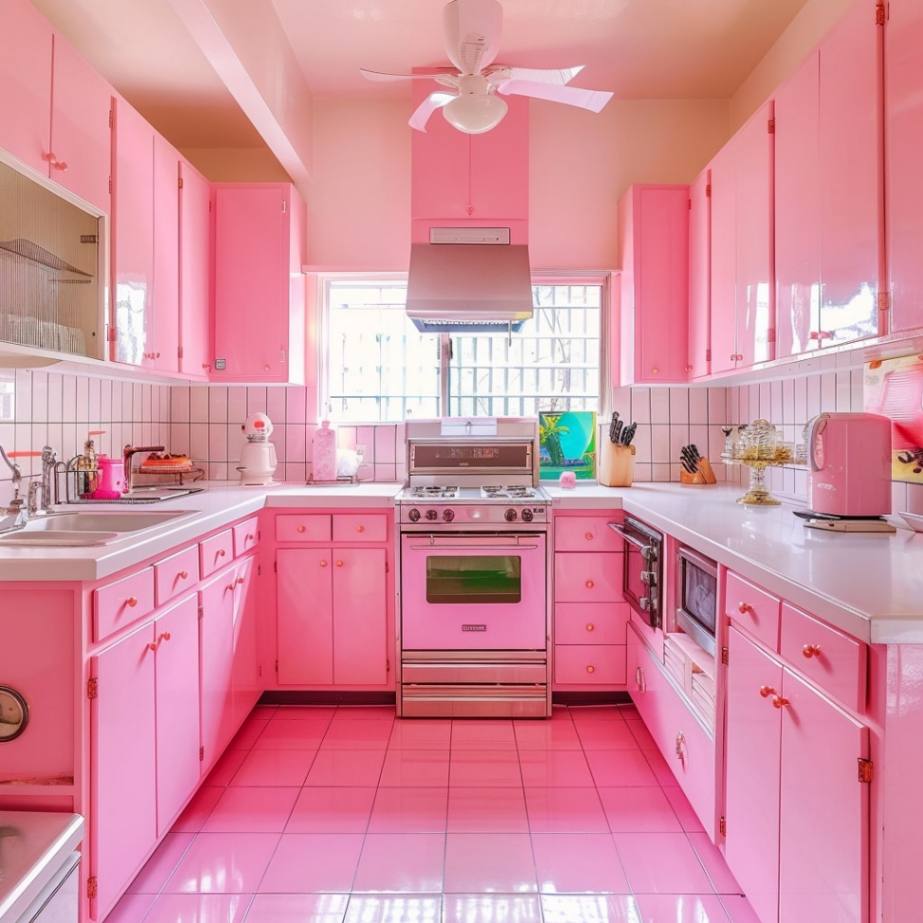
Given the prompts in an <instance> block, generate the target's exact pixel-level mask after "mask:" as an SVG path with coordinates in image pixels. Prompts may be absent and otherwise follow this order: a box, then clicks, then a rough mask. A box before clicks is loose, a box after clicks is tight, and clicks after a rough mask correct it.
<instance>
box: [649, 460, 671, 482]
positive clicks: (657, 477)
mask: <svg viewBox="0 0 923 923" xmlns="http://www.w3.org/2000/svg"><path fill="white" fill-rule="evenodd" d="M671 467H672V466H671V465H670V464H669V462H667V463H662V462H660V463H658V462H654V463H653V464H652V465H651V480H652V481H669V480H671V477H672V471H671Z"/></svg>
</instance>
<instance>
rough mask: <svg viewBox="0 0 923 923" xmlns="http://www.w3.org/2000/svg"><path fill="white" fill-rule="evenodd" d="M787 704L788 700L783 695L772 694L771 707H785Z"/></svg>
mask: <svg viewBox="0 0 923 923" xmlns="http://www.w3.org/2000/svg"><path fill="white" fill-rule="evenodd" d="M789 704H790V702H789V701H788V699H786V698H785V697H784V696H781V695H774V696H773V697H772V707H773V708H785V706H786V705H789Z"/></svg>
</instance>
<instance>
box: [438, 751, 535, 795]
mask: <svg viewBox="0 0 923 923" xmlns="http://www.w3.org/2000/svg"><path fill="white" fill-rule="evenodd" d="M449 782H450V784H451V785H453V786H455V785H466V786H472V785H487V786H512V787H519V786H521V785H522V774H521V772H520V770H519V756H518V754H517V752H516V751H515V750H459V751H453V753H452V762H451V770H450V775H449Z"/></svg>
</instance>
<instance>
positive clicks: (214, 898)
mask: <svg viewBox="0 0 923 923" xmlns="http://www.w3.org/2000/svg"><path fill="white" fill-rule="evenodd" d="M251 898H252V895H250V894H164V895H162V896H161V897H159V898H157V900H156V901H155V902H154V906H153V907H152V908H151V910H150V911H149V913H148V915H147V916H146V917H145V918H144V921H145V923H240V921H242V920H243V919H244V915H245V914H246V911H247V907H248V905H249V904H250V901H251ZM108 919H109V918H108V917H107V920H108Z"/></svg>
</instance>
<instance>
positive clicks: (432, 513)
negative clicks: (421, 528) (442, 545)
mask: <svg viewBox="0 0 923 923" xmlns="http://www.w3.org/2000/svg"><path fill="white" fill-rule="evenodd" d="M426 518H427V519H429V520H430V521H431V522H433V521H435V520H436V519H438V518H439V514H438V513H437V512H436V511H435V510H427V511H426Z"/></svg>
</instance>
